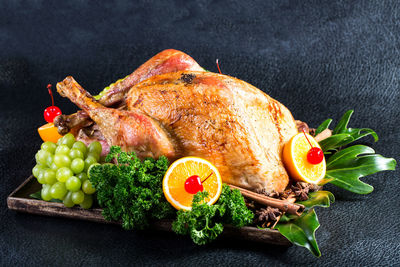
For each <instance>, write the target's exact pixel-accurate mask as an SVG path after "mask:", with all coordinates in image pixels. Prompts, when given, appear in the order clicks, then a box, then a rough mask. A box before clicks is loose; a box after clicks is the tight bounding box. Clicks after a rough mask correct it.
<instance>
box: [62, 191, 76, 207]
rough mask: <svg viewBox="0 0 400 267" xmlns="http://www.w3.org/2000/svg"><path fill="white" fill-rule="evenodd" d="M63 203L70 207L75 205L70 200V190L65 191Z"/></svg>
mask: <svg viewBox="0 0 400 267" xmlns="http://www.w3.org/2000/svg"><path fill="white" fill-rule="evenodd" d="M63 203H64V206H65V207H67V208H72V207H73V206H74V205H75V203H74V202H72V192H68V193H67V195H66V196H65V197H64V200H63Z"/></svg>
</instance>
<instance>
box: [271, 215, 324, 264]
mask: <svg viewBox="0 0 400 267" xmlns="http://www.w3.org/2000/svg"><path fill="white" fill-rule="evenodd" d="M318 227H319V222H318V217H317V214H315V211H314V210H313V209H311V210H309V211H308V212H305V213H303V215H301V216H300V217H298V218H297V219H295V220H290V221H289V222H282V221H280V222H279V223H278V224H277V225H276V226H275V228H276V229H278V231H279V232H280V233H281V234H282V235H283V236H284V237H286V238H287V239H288V240H289V241H290V242H292V243H293V244H295V245H298V246H302V247H305V248H307V249H308V250H309V251H311V253H312V254H314V255H315V256H316V257H319V256H321V252H320V251H319V248H318V244H317V241H316V239H315V231H316V230H317V229H318Z"/></svg>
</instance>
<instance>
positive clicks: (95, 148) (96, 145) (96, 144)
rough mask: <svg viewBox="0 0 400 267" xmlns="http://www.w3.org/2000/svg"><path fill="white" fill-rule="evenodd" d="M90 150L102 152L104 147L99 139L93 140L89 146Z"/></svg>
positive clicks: (97, 152)
mask: <svg viewBox="0 0 400 267" xmlns="http://www.w3.org/2000/svg"><path fill="white" fill-rule="evenodd" d="M88 150H89V153H91V152H92V153H93V152H94V153H96V154H99V155H100V154H101V150H102V148H101V144H100V142H98V141H95V142H92V143H90V144H89V147H88Z"/></svg>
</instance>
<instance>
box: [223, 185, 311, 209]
mask: <svg viewBox="0 0 400 267" xmlns="http://www.w3.org/2000/svg"><path fill="white" fill-rule="evenodd" d="M229 186H230V187H231V188H232V189H238V190H239V191H240V192H241V193H242V195H243V196H245V197H246V198H248V199H251V200H253V201H254V202H257V203H259V204H262V205H266V206H270V207H273V208H278V209H279V210H281V211H283V212H287V213H289V214H296V215H298V216H300V215H301V214H302V213H303V211H304V206H303V205H301V204H295V203H293V202H291V201H287V200H281V199H276V198H272V197H267V196H264V195H261V194H257V193H255V192H253V191H250V190H247V189H244V188H241V187H237V186H234V185H229Z"/></svg>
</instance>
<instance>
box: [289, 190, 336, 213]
mask: <svg viewBox="0 0 400 267" xmlns="http://www.w3.org/2000/svg"><path fill="white" fill-rule="evenodd" d="M334 202H335V196H334V195H333V194H332V193H331V192H329V191H316V192H311V193H310V194H308V199H307V200H305V201H300V202H296V203H298V204H302V205H304V206H305V207H306V209H307V210H308V209H311V208H313V207H323V208H328V207H329V206H330V205H331V203H334Z"/></svg>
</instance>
